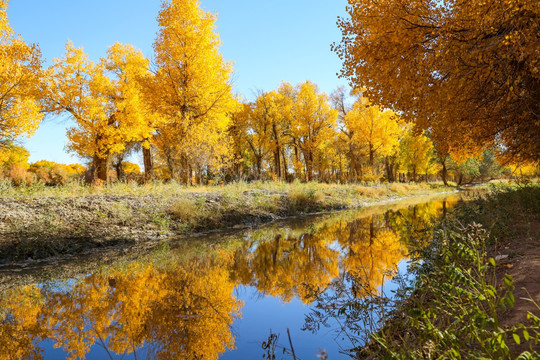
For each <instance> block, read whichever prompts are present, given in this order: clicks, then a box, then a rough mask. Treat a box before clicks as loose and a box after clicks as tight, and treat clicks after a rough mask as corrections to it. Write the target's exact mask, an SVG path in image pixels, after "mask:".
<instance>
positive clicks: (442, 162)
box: [441, 161, 448, 186]
mask: <svg viewBox="0 0 540 360" xmlns="http://www.w3.org/2000/svg"><path fill="white" fill-rule="evenodd" d="M441 165H442V171H441V177H442V181H443V183H444V186H448V180H447V179H446V175H447V174H448V169H446V161H441Z"/></svg>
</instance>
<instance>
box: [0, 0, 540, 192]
mask: <svg viewBox="0 0 540 360" xmlns="http://www.w3.org/2000/svg"><path fill="white" fill-rule="evenodd" d="M518 3H519V2H518ZM355 4H356V3H355ZM386 6H387V7H388V8H384V6H383V5H381V9H379V10H381V13H379V14H378V16H386V15H385V13H384V11H387V12H388V14H387V15H388V16H390V15H392V14H393V13H392V11H399V9H397V10H396V9H394V8H393V7H392V5H388V4H387V5H386ZM509 6H510V5H509ZM495 10H496V11H500V10H501V9H500V8H499V7H498V8H496V9H495ZM495 10H494V11H495ZM514 10H515V9H514ZM518 10H519V11H521V13H516V12H514V13H512V14H514V15H515V16H516V17H519V16H525V15H526V16H529V17H530V16H532V15H534V16H536V14H537V13H535V12H534V11H535V9H533V8H531V9H528V8H523V9H521V8H519V9H518ZM518 10H515V11H518ZM363 11H368V10H366V8H364V7H362V6H361V5H358V4H357V5H354V6H352V7H351V8H350V9H349V12H350V15H351V20H350V21H349V22H347V21H345V20H343V19H340V20H339V21H338V25H339V26H340V27H341V29H342V31H343V34H344V35H343V36H344V38H343V42H342V43H341V44H338V45H334V50H335V51H336V52H337V53H338V54H339V55H340V56H341V57H342V58H343V59H344V61H345V64H344V74H343V75H344V76H346V77H348V78H349V79H350V80H351V85H352V88H351V89H352V90H349V89H346V88H338V89H336V90H335V91H334V92H332V93H331V94H330V95H327V94H324V93H322V92H320V91H319V89H318V87H317V85H316V84H314V83H312V82H310V81H306V82H303V83H299V84H296V85H293V84H290V83H287V82H283V83H282V84H281V85H280V86H279V88H278V89H275V90H273V91H261V92H259V94H257V96H256V99H254V100H253V101H247V100H245V99H243V98H242V97H241V96H240V95H238V94H234V93H233V86H232V80H231V76H232V72H233V65H232V63H229V62H227V61H225V60H224V59H223V57H222V55H221V53H220V52H219V46H220V39H219V35H218V34H217V32H216V26H215V22H216V19H217V18H216V16H215V15H214V14H212V13H210V12H207V11H204V10H203V9H202V8H201V7H200V3H199V1H197V0H172V1H170V2H164V3H163V6H162V9H161V11H160V12H159V15H158V18H157V21H158V24H159V31H158V33H157V36H156V39H155V42H154V54H153V61H152V62H150V60H149V59H147V58H145V57H144V55H143V54H142V52H141V51H140V50H138V49H136V48H134V47H133V46H131V45H128V44H120V43H115V44H113V45H111V46H110V47H109V48H108V50H107V52H106V54H105V56H104V57H102V58H101V59H99V61H97V62H94V61H91V60H90V59H89V57H88V56H87V54H85V52H84V51H83V49H82V48H77V47H75V45H74V44H72V43H71V42H68V43H67V44H66V52H65V54H64V55H63V56H62V57H61V58H59V59H55V60H53V63H52V65H51V66H49V67H47V68H45V67H44V66H43V64H42V62H43V60H42V57H41V53H40V50H39V47H38V45H36V44H31V45H28V44H26V43H25V42H24V41H23V40H22V38H21V37H20V36H19V35H16V34H15V32H14V31H13V29H12V28H11V27H10V25H9V22H8V19H7V1H5V0H0V36H1V38H0V48H1V52H2V57H1V58H0V67H1V68H2V72H1V73H0V99H1V103H0V166H1V170H2V171H1V174H2V176H3V177H4V178H8V179H10V180H11V181H12V182H13V183H15V184H16V185H19V184H26V183H31V182H34V181H38V180H39V181H41V182H44V183H46V184H62V183H65V182H66V181H69V179H70V178H76V177H80V176H82V174H83V173H84V174H85V179H86V180H87V182H98V183H103V182H109V181H111V180H130V179H132V180H137V181H141V182H142V181H149V180H151V179H163V180H167V179H173V180H176V181H179V182H182V183H185V184H192V183H197V184H200V183H203V184H208V183H223V182H230V181H238V180H268V179H274V180H283V181H293V180H295V179H298V180H301V181H325V182H331V181H334V182H345V181H349V182H355V181H379V180H386V181H419V180H425V181H428V180H434V179H441V180H442V181H444V183H447V182H448V181H449V180H453V181H455V182H457V183H458V184H461V183H463V182H466V181H474V180H475V179H478V178H484V179H491V178H496V177H500V176H502V175H503V174H506V175H510V174H511V173H512V172H514V173H515V172H518V173H520V174H526V175H535V174H537V173H538V167H537V166H535V165H536V164H537V163H538V152H537V151H536V150H537V149H536V146H537V142H535V141H534V137H535V134H537V132H536V131H537V125H534V124H535V122H534V116H536V118H538V115H537V114H538V112H537V111H536V110H535V109H537V107H538V104H537V103H536V104H535V103H534V102H530V101H529V100H528V99H529V98H530V96H533V97H534V96H535V94H536V95H537V93H538V87H536V90H534V85H535V84H536V85H537V84H538V76H537V74H536V75H534V74H535V73H534V71H532V70H529V67H530V64H529V63H528V61H529V58H528V57H527V56H528V55H529V54H528V53H527V54H525V55H527V56H525V55H523V56H522V58H524V60H523V61H524V63H523V64H522V65H523V66H522V67H518V69H517V70H519V71H521V75H519V74H518V75H517V76H518V78H514V77H513V78H511V79H509V80H508V81H510V80H511V81H513V82H512V84H513V85H512V86H518V85H519V86H521V87H522V88H521V93H517V94H514V92H512V91H514V90H512V91H510V90H509V92H508V94H507V96H506V98H505V100H504V101H506V103H507V105H508V104H510V103H511V104H512V108H511V109H510V107H509V106H510V105H508V106H507V107H506V108H504V104H502V103H503V102H504V101H503V100H501V98H500V96H499V95H500V94H498V93H497V94H496V95H497V96H498V98H497V99H498V103H497V106H498V107H497V111H499V113H494V112H486V111H487V110H486V111H483V110H482V111H483V112H480V110H479V109H484V108H486V107H491V106H492V104H476V105H478V107H477V108H476V111H474V110H473V109H471V108H469V106H468V105H467V107H464V106H462V107H461V108H459V109H458V110H459V111H458V110H456V106H458V105H459V104H462V105H463V104H464V103H465V101H464V100H463V99H462V98H458V93H459V91H458V90H456V89H455V87H456V86H457V85H455V84H453V83H451V84H443V85H444V86H442V85H441V84H438V86H439V85H440V86H442V87H441V88H440V89H443V88H445V86H446V87H448V89H450V90H452V91H454V93H450V92H448V93H443V91H442V90H440V89H438V90H437V91H438V92H437V93H436V94H432V93H431V92H432V91H431V90H430V89H435V87H434V85H433V81H434V80H433V78H435V79H436V80H437V81H439V82H442V80H443V79H444V78H445V75H444V74H443V73H442V72H439V73H437V72H438V71H439V70H437V66H439V65H440V64H437V63H436V62H433V63H432V64H431V65H432V70H431V75H430V76H431V77H432V83H431V85H430V84H427V85H425V86H424V84H415V83H412V82H411V81H410V78H409V77H403V76H401V75H400V74H399V73H393V72H392V71H394V70H392V71H390V70H388V69H390V68H391V65H392V62H391V61H389V62H388V64H386V63H384V62H383V61H382V60H380V59H379V58H377V54H376V53H375V50H377V51H379V50H380V51H383V50H384V49H382V48H374V49H372V50H373V51H371V50H370V51H368V52H367V53H363V52H362V51H364V50H365V49H366V48H367V47H364V48H362V49H358V48H357V47H356V46H357V45H358V44H359V42H361V41H363V40H365V41H366V42H367V41H368V40H369V39H367V36H368V35H366V34H364V33H355V31H356V30H358V29H359V28H358V24H357V23H356V21H359V20H358V19H367V17H368V15H369V14H367V15H366V14H364V13H363ZM522 13H524V14H525V15H523V14H522ZM529 13H531V14H532V15H530V14H529ZM519 14H522V15H519ZM420 15H421V14H420ZM420 15H419V16H420ZM440 16H442V15H440ZM512 19H513V18H512ZM512 19H510V20H512ZM532 19H533V20H531V21H533V22H534V21H537V17H532ZM366 21H367V20H366ZM441 21H442V20H441ZM362 24H363V25H366V26H373V30H374V31H375V30H377V29H378V28H376V26H375V25H374V24H370V23H366V24H364V23H362ZM534 24H536V25H537V23H536V22H534ZM534 24H533V25H534ZM518 25H519V26H521V27H520V28H518V30H520V29H523V28H525V29H526V30H528V29H529V28H528V27H527V26H529V25H527V23H526V24H522V22H519V23H518V24H517V25H516V26H518ZM533 25H531V26H533ZM536 25H534V26H536ZM415 26H416V25H415ZM418 26H419V27H420V28H422V27H421V26H420V25H418ZM534 26H533V27H534ZM434 29H436V26H435V25H433V29H432V32H433V33H435V30H434ZM399 30H400V28H399V27H398V28H396V29H395V31H396V32H397V31H399ZM403 31H405V30H403ZM405 32H406V31H405ZM409 35H410V36H412V35H411V34H408V33H406V34H404V36H409ZM363 36H365V37H366V39H364V38H363ZM434 36H435V35H434ZM440 36H442V35H440ZM504 36H506V35H504ZM350 38H354V39H355V40H356V41H352V42H351V41H348V39H349V40H350ZM390 39H393V38H392V37H390ZM505 39H506V40H505V41H506V43H505V44H506V45H505V46H507V47H508V46H511V45H512V44H513V43H512V41H514V40H513V38H511V37H508V38H507V37H505ZM522 40H523V39H522ZM432 41H434V42H435V41H436V40H432ZM516 41H518V40H516ZM520 41H521V40H520ZM523 41H525V40H523ZM370 44H372V45H373V43H370ZM373 46H375V45H373ZM441 46H442V45H441ZM501 46H502V45H501ZM526 49H527V48H526ZM409 50H410V49H409ZM484 50H485V51H486V52H487V51H488V50H486V49H484ZM484 50H482V49H480V50H479V51H480V52H482V51H484ZM384 51H386V50H384ZM489 51H491V50H489ZM404 53H407V51H405V50H404ZM368 55H369V56H368ZM524 56H525V57H524ZM390 58H391V56H390V57H388V59H390ZM368 60H371V63H372V65H373V64H375V63H377V64H381V67H380V74H378V75H377V76H386V79H387V80H388V84H391V86H390V85H388V86H390V87H384V88H383V87H381V86H380V85H381V84H382V82H383V81H382V80H381V78H379V77H375V76H374V77H372V78H370V77H369V76H366V77H361V76H360V75H359V73H360V72H364V71H365V74H367V75H370V76H371V75H372V74H371V73H370V72H369V71H368V70H371V68H367V65H366V61H368ZM468 61H470V59H469V60H468ZM364 65H365V66H364ZM382 65H384V66H386V65H388V69H386V68H385V67H384V66H382ZM428 65H429V64H428ZM443 65H444V64H443ZM362 66H363V67H362ZM385 69H386V70H385ZM523 69H524V70H523ZM387 70H388V71H387ZM405 70H409V71H411V70H410V69H408V68H407V69H405V68H403V69H402V70H401V71H402V73H403V74H405V73H406V72H405ZM517 70H516V71H517ZM441 71H442V70H441ZM448 71H450V70H448ZM463 71H465V70H463ZM531 71H532V72H531ZM436 73H437V74H436ZM529 73H531V74H529ZM417 75H418V77H419V78H421V77H422V76H423V75H425V74H421V73H418V74H417ZM525 75H527V76H529V75H530V79H529V78H524V77H523V76H525ZM448 77H450V74H448ZM360 79H362V80H360ZM369 79H374V80H373V81H371V80H369ZM490 79H491V80H493V78H492V75H489V78H488V79H484V80H482V81H484V83H485V84H486V86H484V88H483V89H484V90H489V87H488V86H487V85H489V84H488V83H489V81H490ZM520 79H521V80H520ZM465 80H467V77H465V78H461V79H460V81H461V82H460V84H462V85H463V86H465V85H466V84H465ZM469 80H470V81H471V82H474V81H476V80H475V79H474V78H471V79H469ZM396 81H397V82H399V86H398V83H396ZM520 81H521V82H520ZM524 81H528V83H527V84H529V85H530V86H529V85H527V84H525V85H523V84H522V82H524ZM385 84H386V83H385ZM531 84H532V85H531ZM420 85H422V86H423V87H421V86H420ZM385 86H386V85H385ZM406 86H409V87H408V88H406ZM415 87H417V88H415ZM392 89H395V90H397V89H399V90H400V91H401V92H400V93H399V94H398V93H396V91H392ZM511 89H514V87H511ZM531 89H532V90H531ZM450 90H448V91H450ZM469 90H470V91H469ZM418 91H421V92H422V93H419V92H418ZM467 91H469V92H468V93H467V94H468V95H467V96H470V97H476V96H478V91H479V89H477V88H475V89H468V90H467ZM473 91H476V93H474V92H473ZM527 91H528V92H527ZM531 91H532V94H531ZM534 91H536V93H535V92H534ZM387 93H388V94H387ZM512 94H513V95H512ZM520 94H521V95H520ZM387 95H388V96H387ZM389 96H394V98H393V99H394V100H389V99H390V98H389ZM400 96H401V97H400ZM406 96H407V98H405V97H406ZM452 96H455V97H456V98H455V99H454V98H452ZM485 96H489V94H486V95H485ZM494 96H495V95H494ZM434 97H436V98H437V101H435V100H434ZM420 98H422V99H425V100H426V101H431V103H429V104H428V105H429V106H427V105H426V104H424V103H423V102H422V101H420V100H419V99H420ZM486 99H487V98H486ZM523 99H525V100H523ZM486 101H487V100H486ZM490 101H491V100H490ZM527 101H529V102H527ZM456 104H458V105H456ZM520 104H521V105H520ZM499 108H501V109H506V110H509V111H510V110H512V109H513V111H514V115H515V119H519V123H516V124H513V123H512V120H511V119H510V120H509V115H508V114H504V116H503V115H501V114H502V110H501V109H499ZM419 109H422V111H420V110H419ZM443 110H444V111H443ZM447 110H448V111H447ZM450 110H452V111H453V112H450ZM517 110H519V111H520V112H519V113H518V112H517ZM535 114H536V115H535ZM53 115H68V116H69V117H70V118H71V120H72V121H73V126H72V127H70V128H69V129H68V130H67V138H68V144H67V149H68V151H70V152H71V153H73V154H76V155H77V156H79V157H80V158H82V159H85V160H86V162H87V165H88V166H87V169H82V168H81V167H80V166H75V165H72V166H69V165H61V164H55V163H52V162H47V161H42V162H38V163H35V164H28V152H27V151H26V150H24V149H23V148H21V147H20V146H17V145H16V142H14V141H16V139H17V138H18V137H19V136H21V135H24V134H26V135H27V136H31V135H32V134H33V133H34V132H35V130H36V129H37V128H38V126H39V124H40V123H41V122H42V121H43V119H44V118H46V116H53ZM476 115H478V116H482V118H481V119H477V117H478V116H476ZM503 118H504V119H503ZM501 119H503V120H504V121H502V120H501ZM468 120H471V121H473V120H474V121H475V123H474V124H473V123H472V122H467V121H468ZM471 124H472V125H471ZM486 124H487V125H486ZM489 124H492V125H493V126H492V127H490V128H489V129H488V127H489V126H488V125H489ZM512 126H514V128H515V129H514V128H512ZM527 126H528V127H529V128H527V129H528V130H527V129H526V127H527ZM521 128H523V129H522V130H523V131H522V132H518V133H517V134H516V133H515V131H514V130H520V129H521ZM489 131H491V133H490V135H489V136H488V132H489ZM520 131H521V130H520ZM527 131H528V132H527ZM523 132H524V133H523ZM509 133H510V134H513V135H512V136H514V137H512V141H509V140H508V139H509V135H507V134H509ZM516 136H521V138H518V139H517V140H516V138H515V137H516ZM531 136H532V138H533V139H532V140H531V139H530V137H531ZM516 141H518V143H516ZM134 152H140V153H142V159H143V161H142V163H143V164H144V168H143V171H142V173H140V169H139V166H138V165H137V164H134V163H130V162H127V161H126V159H128V158H130V156H132V154H133V153H134ZM498 158H500V159H503V161H502V163H504V166H503V165H501V162H500V161H499V160H498Z"/></svg>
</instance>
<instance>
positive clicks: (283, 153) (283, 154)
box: [281, 151, 289, 181]
mask: <svg viewBox="0 0 540 360" xmlns="http://www.w3.org/2000/svg"><path fill="white" fill-rule="evenodd" d="M281 156H282V158H283V173H282V175H283V180H285V181H287V180H288V178H289V170H288V165H287V157H286V155H285V151H282V152H281Z"/></svg>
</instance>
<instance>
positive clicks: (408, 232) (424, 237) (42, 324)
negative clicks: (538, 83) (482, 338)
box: [0, 195, 460, 359]
mask: <svg viewBox="0 0 540 360" xmlns="http://www.w3.org/2000/svg"><path fill="white" fill-rule="evenodd" d="M459 200H460V198H459V196H458V195H439V196H435V197H427V198H415V199H409V200H405V201H400V202H396V203H391V204H385V205H379V206H370V207H366V208H364V209H362V210H355V211H341V212H337V213H331V214H322V215H321V214H319V215H317V216H307V217H301V218H297V219H292V220H289V221H282V222H277V223H273V224H270V225H267V226H263V227H260V228H255V229H250V230H240V231H236V232H228V233H224V232H220V233H213V234H210V235H204V236H198V237H193V238H188V239H173V240H171V241H169V242H168V243H165V244H161V245H160V246H159V247H156V248H152V249H149V250H146V251H141V252H140V253H139V254H137V255H136V256H134V255H133V254H131V255H129V256H122V255H121V254H115V255H114V257H112V258H111V257H110V256H109V257H108V260H107V261H104V260H102V259H101V260H99V256H97V259H98V260H96V257H94V259H92V260H88V259H81V258H76V259H71V260H63V261H62V263H55V262H52V263H51V262H45V263H43V264H40V265H39V266H33V267H28V268H22V269H21V268H10V267H4V268H2V269H0V278H1V279H2V281H1V285H2V286H1V287H0V289H1V294H0V301H1V302H0V359H30V358H34V357H36V358H40V356H42V357H43V358H44V359H64V358H72V359H77V358H81V359H109V358H110V359H218V358H219V359H262V358H263V355H264V356H268V355H269V354H270V356H271V353H272V352H274V353H275V355H276V358H277V359H280V358H287V359H292V358H293V356H292V350H291V344H292V347H293V348H294V352H295V356H296V357H297V358H298V359H316V358H317V354H319V356H322V358H324V354H327V356H328V359H338V358H347V355H346V354H347V353H348V350H349V349H351V348H354V347H355V346H361V345H362V343H363V341H364V338H365V335H366V333H367V332H368V330H370V329H376V328H377V326H378V324H379V316H380V312H376V311H373V312H371V311H370V309H369V308H368V307H366V303H365V302H363V301H362V299H373V298H377V297H378V296H379V295H381V293H384V294H387V295H388V294H392V291H395V290H396V289H397V287H398V286H397V281H396V280H392V277H393V276H394V275H395V274H396V273H401V274H405V273H406V271H407V264H408V261H409V259H408V253H409V249H410V248H411V247H412V246H418V245H419V244H421V243H422V242H425V241H428V239H429V234H430V231H431V230H432V229H433V228H434V227H435V226H436V225H437V224H439V223H440V221H441V219H443V218H444V217H445V216H446V215H447V213H448V212H449V211H451V209H452V208H453V207H454V206H456V204H457V203H458V202H459ZM389 296H390V297H391V295H389ZM372 305H373V304H370V306H372ZM382 306H384V305H382ZM271 334H273V335H271ZM289 336H290V337H289ZM289 339H290V340H289ZM284 350H285V353H284Z"/></svg>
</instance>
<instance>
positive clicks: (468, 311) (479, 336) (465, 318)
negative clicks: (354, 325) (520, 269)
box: [363, 224, 540, 359]
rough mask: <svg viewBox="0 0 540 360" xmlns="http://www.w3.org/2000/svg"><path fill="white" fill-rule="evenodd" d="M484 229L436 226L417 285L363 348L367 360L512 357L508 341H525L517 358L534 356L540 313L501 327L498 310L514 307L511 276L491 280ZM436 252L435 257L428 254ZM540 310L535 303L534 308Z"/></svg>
mask: <svg viewBox="0 0 540 360" xmlns="http://www.w3.org/2000/svg"><path fill="white" fill-rule="evenodd" d="M487 240H488V234H487V232H486V230H485V229H483V228H482V226H481V225H479V224H471V225H469V226H467V227H465V228H462V229H459V230H448V229H447V230H441V231H439V232H438V233H437V234H436V236H435V239H434V242H433V244H432V246H430V247H429V248H428V249H426V250H425V251H424V252H425V253H424V256H423V257H422V258H423V259H424V260H425V263H424V265H423V266H422V271H420V272H419V275H418V278H417V280H416V284H415V286H414V288H415V289H416V290H415V292H413V293H412V294H411V295H410V296H409V297H408V298H407V299H406V300H404V302H403V303H402V305H401V306H400V307H398V309H397V310H396V312H395V313H396V314H401V315H400V316H399V317H396V318H394V320H393V321H392V320H390V321H389V322H388V323H387V325H386V326H385V327H384V328H383V329H382V330H381V331H379V332H377V333H375V334H373V335H372V339H373V340H374V342H373V343H372V344H371V345H370V346H368V347H366V348H365V349H364V353H363V355H364V356H365V357H366V358H369V359H379V358H387V359H514V358H516V357H515V356H516V354H512V353H511V351H510V348H509V345H510V342H515V343H516V344H518V345H519V344H521V343H525V342H526V343H528V344H529V345H530V351H529V352H524V353H522V354H520V355H519V356H520V357H519V358H520V359H529V358H530V359H533V358H537V357H536V356H539V354H537V353H535V352H533V347H535V346H537V344H538V342H539V341H540V318H538V317H537V316H536V315H534V314H532V313H529V314H528V316H527V317H528V319H529V320H530V323H529V324H526V325H525V324H517V325H514V326H512V327H510V328H504V329H503V328H501V326H500V324H499V313H500V311H504V310H505V309H507V308H510V307H513V305H514V295H513V293H512V290H513V289H514V287H513V284H512V282H513V280H512V277H510V276H509V275H506V276H505V277H504V281H503V283H502V284H496V282H495V267H496V263H495V260H494V259H493V258H487V255H486V242H487ZM433 254H438V255H439V256H433ZM538 309H539V310H540V307H539V308H538Z"/></svg>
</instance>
